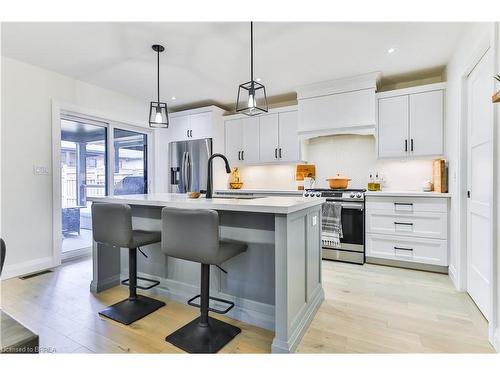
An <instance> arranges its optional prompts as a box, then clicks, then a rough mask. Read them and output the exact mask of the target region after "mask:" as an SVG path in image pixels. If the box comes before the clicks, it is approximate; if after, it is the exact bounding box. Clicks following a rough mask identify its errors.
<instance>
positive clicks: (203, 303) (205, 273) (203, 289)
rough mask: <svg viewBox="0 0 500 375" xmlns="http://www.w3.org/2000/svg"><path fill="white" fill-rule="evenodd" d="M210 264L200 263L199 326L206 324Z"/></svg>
mask: <svg viewBox="0 0 500 375" xmlns="http://www.w3.org/2000/svg"><path fill="white" fill-rule="evenodd" d="M209 289H210V266H209V265H208V264H202V265H201V285H200V326H205V327H206V326H208V306H209V302H210V290H209Z"/></svg>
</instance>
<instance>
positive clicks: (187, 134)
mask: <svg viewBox="0 0 500 375" xmlns="http://www.w3.org/2000/svg"><path fill="white" fill-rule="evenodd" d="M186 136H187V137H188V138H189V130H186Z"/></svg>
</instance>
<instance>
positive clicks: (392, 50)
mask: <svg viewBox="0 0 500 375" xmlns="http://www.w3.org/2000/svg"><path fill="white" fill-rule="evenodd" d="M395 50H396V49H394V48H389V49H388V50H387V52H388V53H393V52H394V51H395Z"/></svg>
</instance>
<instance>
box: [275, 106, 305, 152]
mask: <svg viewBox="0 0 500 375" xmlns="http://www.w3.org/2000/svg"><path fill="white" fill-rule="evenodd" d="M297 126H298V114H297V111H291V112H282V113H280V114H279V137H278V138H279V148H278V157H279V159H280V161H286V162H297V161H300V141H299V139H298V137H297Z"/></svg>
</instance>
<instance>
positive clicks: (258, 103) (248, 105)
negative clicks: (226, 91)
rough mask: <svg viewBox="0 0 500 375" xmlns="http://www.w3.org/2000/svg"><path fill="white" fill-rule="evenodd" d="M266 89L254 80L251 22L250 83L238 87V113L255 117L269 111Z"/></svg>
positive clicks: (251, 26) (251, 29) (251, 28)
mask: <svg viewBox="0 0 500 375" xmlns="http://www.w3.org/2000/svg"><path fill="white" fill-rule="evenodd" d="M268 109H269V108H268V105H267V97H266V88H265V87H264V85H263V84H261V83H260V82H257V81H254V79H253V22H250V81H249V82H246V83H242V84H241V85H240V86H239V87H238V97H237V99H236V112H241V113H244V114H245V115H248V116H255V115H259V114H261V113H264V112H267V111H268Z"/></svg>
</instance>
